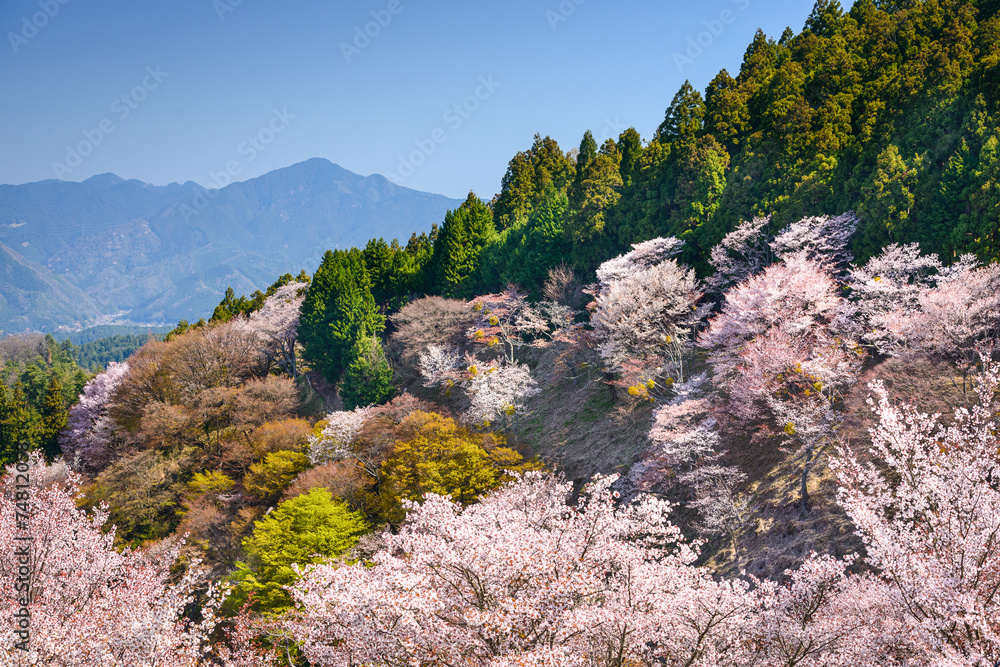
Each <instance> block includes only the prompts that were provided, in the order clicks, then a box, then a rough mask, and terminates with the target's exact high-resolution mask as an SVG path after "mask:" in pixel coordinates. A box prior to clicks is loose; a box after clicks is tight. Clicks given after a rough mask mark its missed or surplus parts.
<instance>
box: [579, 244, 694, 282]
mask: <svg viewBox="0 0 1000 667" xmlns="http://www.w3.org/2000/svg"><path fill="white" fill-rule="evenodd" d="M683 247H684V241H681V240H680V239H678V238H675V237H673V236H670V237H667V238H662V237H660V238H655V239H650V240H648V241H643V242H642V243H633V244H632V250H631V251H630V252H627V253H625V254H624V255H619V256H618V257H615V258H613V259H609V260H608V261H606V262H604V263H603V264H601V265H600V266H599V267H597V281H598V283H599V284H600V288H601V289H606V288H607V287H609V286H611V285H612V284H613V283H616V282H618V281H619V280H623V279H625V278H628V277H629V276H631V275H632V274H634V273H636V272H637V271H642V270H644V269H648V268H651V267H654V266H656V265H658V264H661V263H663V261H664V260H666V259H668V258H670V257H673V256H674V255H676V254H677V253H679V252H680V251H681V249H682V248H683Z"/></svg>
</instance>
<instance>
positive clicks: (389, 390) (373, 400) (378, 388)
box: [340, 336, 396, 410]
mask: <svg viewBox="0 0 1000 667" xmlns="http://www.w3.org/2000/svg"><path fill="white" fill-rule="evenodd" d="M351 357H352V359H351V363H350V364H349V365H348V366H347V370H346V371H345V372H344V381H343V382H342V383H341V385H340V398H341V400H343V401H344V409H345V410H353V409H354V408H357V407H365V406H367V405H382V404H383V403H385V402H387V401H388V400H389V399H391V398H392V397H393V396H394V395H395V394H396V388H395V387H394V386H393V385H392V367H391V366H389V360H388V359H387V358H386V356H385V350H383V349H382V343H381V342H380V341H379V339H378V337H376V336H362V337H360V338H358V340H357V342H356V343H355V344H354V347H353V348H352V349H351Z"/></svg>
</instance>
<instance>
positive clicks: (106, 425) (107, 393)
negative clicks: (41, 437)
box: [59, 361, 129, 472]
mask: <svg viewBox="0 0 1000 667" xmlns="http://www.w3.org/2000/svg"><path fill="white" fill-rule="evenodd" d="M128 372H129V365H128V362H127V361H126V362H121V363H119V362H115V361H112V362H110V363H109V364H108V368H107V370H105V371H104V372H103V373H99V374H98V375H97V376H95V377H94V378H93V379H92V380H91V381H90V382H88V383H87V384H86V386H85V387H84V388H83V393H82V394H80V398H79V400H78V401H77V403H76V405H74V406H73V407H72V408H70V410H69V418H68V421H67V425H66V430H64V431H63V433H62V434H61V435H60V437H59V444H60V445H61V446H62V450H63V455H64V456H65V457H66V460H67V461H68V462H70V464H71V465H72V466H73V467H74V468H77V469H80V470H84V471H88V472H96V471H98V470H101V469H102V468H104V467H105V466H106V465H107V464H108V463H110V461H111V457H112V455H113V452H112V451H111V448H112V442H113V440H114V437H115V435H114V431H115V423H114V420H112V418H111V416H110V415H109V409H110V407H111V399H112V397H113V396H114V393H115V390H116V389H117V388H118V386H119V385H120V384H121V383H122V381H123V380H124V379H125V377H126V376H127V375H128Z"/></svg>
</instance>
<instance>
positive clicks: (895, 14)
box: [0, 0, 1000, 667]
mask: <svg viewBox="0 0 1000 667" xmlns="http://www.w3.org/2000/svg"><path fill="white" fill-rule="evenodd" d="M998 9H1000V6H998V5H997V3H996V2H994V1H992V0H990V1H984V2H971V3H969V2H966V3H959V2H931V1H928V2H903V3H873V2H870V1H865V0H861V1H860V2H858V3H857V4H855V6H854V7H852V8H851V9H850V11H844V10H843V9H842V8H841V6H840V5H839V4H838V3H837V2H836V1H835V0H818V2H817V3H816V5H815V8H814V10H813V12H812V13H811V14H810V16H809V17H808V19H807V22H806V25H805V28H804V30H803V31H802V32H801V33H799V34H794V33H793V32H792V31H791V30H789V31H786V33H785V34H783V35H782V36H781V38H780V39H778V40H777V41H775V40H771V39H768V38H767V37H766V36H764V35H762V34H758V35H757V37H756V38H755V40H754V42H753V43H752V44H751V46H750V47H749V49H748V51H747V54H746V57H745V59H744V63H743V66H742V68H741V71H740V72H739V74H738V75H737V77H736V78H735V79H733V78H731V77H730V76H729V75H728V74H726V73H720V74H719V76H718V77H716V78H715V79H714V80H713V83H712V85H711V86H710V87H709V89H708V90H707V91H706V92H705V94H704V95H702V93H701V92H699V91H697V90H695V89H694V88H693V87H692V86H691V85H690V84H685V85H683V86H682V87H681V89H680V90H679V91H678V93H677V95H676V96H675V97H674V98H673V100H672V101H671V102H670V104H669V106H668V108H667V111H666V114H665V117H664V119H663V122H662V123H661V124H660V125H659V127H658V130H657V133H656V136H654V137H653V138H651V139H650V140H648V141H643V140H642V138H641V137H640V136H639V134H638V133H637V132H636V131H635V130H627V131H625V132H623V133H622V134H621V136H620V137H619V138H618V140H617V141H613V140H609V141H606V142H605V143H604V144H602V145H597V143H596V141H594V139H593V136H592V134H591V133H589V132H588V133H586V134H585V135H584V137H583V139H582V141H581V143H580V146H579V148H578V149H575V150H574V151H570V152H564V151H563V150H562V149H561V148H560V147H559V146H558V145H557V144H556V142H554V141H553V140H552V139H551V138H549V137H542V136H541V135H536V137H535V139H534V141H533V143H532V145H531V147H530V148H529V149H528V150H525V151H523V152H520V153H518V154H517V155H516V156H514V158H513V159H512V160H511V162H510V165H509V167H508V170H507V173H506V175H505V176H504V179H503V182H502V184H501V192H500V193H499V194H498V195H497V197H495V198H494V199H493V200H491V201H490V202H485V201H483V200H482V199H480V198H479V197H478V196H476V195H475V194H474V193H470V194H469V196H468V197H467V199H466V200H465V201H464V202H461V203H460V204H459V205H457V206H456V207H455V208H453V209H452V210H449V211H448V212H447V213H446V214H445V215H444V216H443V221H442V224H441V225H440V226H437V225H434V226H433V227H431V229H430V231H429V232H426V233H422V234H420V235H417V234H414V235H412V236H411V237H410V238H409V240H408V241H407V242H406V244H405V245H404V244H403V243H401V242H400V241H399V240H398V239H393V240H391V241H386V240H385V239H384V238H378V239H372V240H370V241H369V242H368V243H367V244H366V245H364V246H363V247H361V243H360V242H359V243H358V244H357V247H354V248H351V249H341V248H334V249H330V250H328V251H327V252H326V253H325V254H324V255H323V256H322V258H321V259H319V258H317V264H318V267H317V268H316V270H315V272H314V273H313V275H311V276H310V275H308V274H307V273H305V272H303V273H302V274H300V275H298V276H293V275H292V274H285V275H283V276H280V277H279V278H278V279H277V280H276V281H274V282H273V283H272V284H271V285H270V287H268V288H267V289H266V291H264V290H258V291H257V292H256V293H252V294H250V293H249V290H244V292H245V294H249V296H246V295H244V296H239V297H237V296H236V295H237V293H238V290H240V289H241V288H240V287H239V285H237V286H236V287H231V288H230V289H229V290H227V291H226V293H225V296H224V298H223V299H222V301H221V302H220V303H219V304H218V306H217V307H216V308H215V310H214V312H212V313H211V317H209V318H208V319H207V320H206V319H204V318H203V319H201V320H199V321H198V322H195V323H194V324H190V323H189V322H187V321H182V322H180V323H179V325H178V327H177V328H176V329H175V330H174V331H172V332H170V333H169V334H168V335H167V336H166V337H165V339H164V340H163V341H151V342H148V343H147V344H145V345H144V346H143V347H142V348H140V349H139V350H138V351H137V352H136V353H135V354H133V355H132V356H131V357H130V358H129V359H127V360H126V361H125V362H123V363H120V364H119V363H111V364H109V366H108V368H107V369H106V370H105V371H104V372H102V373H100V374H98V375H97V376H95V377H94V378H93V379H91V380H89V381H88V382H87V384H86V386H85V387H84V388H83V391H82V393H81V394H80V396H79V399H78V402H77V404H76V405H75V406H73V407H72V408H71V409H70V411H69V415H68V421H67V427H66V428H65V429H64V430H63V431H62V432H61V434H60V435H59V440H58V442H59V444H60V445H61V451H62V454H63V460H62V461H58V460H57V461H56V462H55V463H54V464H53V465H44V463H43V461H42V460H41V458H40V457H39V456H38V455H25V456H22V457H20V459H21V460H20V461H19V465H20V466H22V467H23V470H22V469H21V468H17V469H15V470H12V471H11V472H12V473H13V472H15V471H16V472H28V473H30V476H31V478H32V479H37V480H39V481H37V482H34V484H35V486H33V487H32V493H35V494H36V496H37V497H38V498H40V499H42V502H43V504H44V506H43V507H42V509H41V510H40V511H39V512H38V513H37V514H36V515H35V517H36V519H37V522H38V524H39V525H40V526H41V527H42V528H43V529H44V533H45V535H51V536H52V537H51V540H55V541H56V542H58V544H62V542H60V540H61V539H62V538H61V536H62V535H65V534H66V532H67V531H68V530H73V531H76V533H78V534H79V535H80V536H81V539H83V540H84V543H85V544H84V546H85V549H83V550H81V551H80V552H79V553H77V554H66V555H65V558H66V559H68V560H71V561H72V562H73V563H78V564H79V565H80V567H77V568H70V569H72V572H73V573H72V574H71V575H68V576H67V575H64V574H61V573H60V572H56V571H53V570H52V569H43V570H42V571H40V572H39V575H38V581H39V582H40V585H41V586H43V587H44V586H49V587H53V586H55V582H56V581H59V582H60V583H59V590H60V591H62V590H66V591H70V592H73V591H78V590H83V591H85V592H87V593H88V594H92V595H95V596H98V597H99V598H100V599H101V600H102V601H106V602H107V606H109V607H113V606H114V605H127V604H128V601H129V600H130V599H141V600H146V599H148V598H150V597H159V598H160V599H162V602H161V603H159V604H157V603H153V602H150V603H146V604H143V605H142V609H143V612H144V613H146V612H148V613H149V614H152V615H153V617H156V618H167V619H170V620H174V619H177V620H179V623H176V624H175V623H163V624H159V625H157V624H150V623H135V624H132V625H128V626H126V625H125V624H121V623H116V622H115V620H114V619H113V618H111V619H110V620H109V617H108V615H107V614H104V615H102V616H101V617H100V618H92V617H91V616H89V615H88V614H87V610H86V609H85V608H78V607H74V606H73V601H72V596H69V597H65V598H64V597H62V596H60V597H53V598H49V599H46V600H45V601H46V602H49V600H51V603H50V605H49V606H45V605H43V604H42V599H41V597H40V595H41V594H39V595H38V596H35V597H34V598H33V599H32V600H31V605H32V614H34V615H35V616H38V617H42V618H43V619H45V620H44V621H43V625H42V627H44V628H49V627H65V628H69V629H71V630H73V632H80V633H85V634H86V635H87V636H89V635H90V634H92V633H93V632H103V633H105V635H107V636H109V637H115V638H116V641H126V642H128V641H131V642H132V644H134V645H137V646H141V647H147V648H148V647H150V646H153V647H159V646H168V647H175V646H179V645H181V644H183V643H184V642H185V641H186V642H190V645H196V646H199V647H203V648H204V649H205V650H206V651H208V652H209V653H210V654H211V659H213V660H217V661H219V662H221V664H223V665H226V667H250V666H251V665H260V664H269V663H276V664H287V665H290V666H291V665H295V666H304V665H306V664H308V665H347V664H354V663H365V664H376V665H403V664H415V663H420V664H438V663H448V664H457V665H478V666H481V665H489V666H491V667H501V666H506V665H510V666H511V667H515V666H517V667H524V666H525V665H538V666H541V665H546V666H552V665H565V666H566V667H570V666H573V667H579V666H580V665H602V666H605V667H624V666H625V665H638V664H646V665H651V664H675V663H676V664H687V665H692V666H694V665H699V666H704V667H709V666H715V665H723V664H726V665H734V666H741V667H742V666H744V665H745V666H747V667H749V666H751V665H766V666H768V667H770V666H772V665H773V666H775V667H777V666H786V667H791V666H792V665H802V666H805V665H816V666H819V665H914V666H915V665H920V666H924V665H926V666H930V665H962V666H968V667H980V666H982V665H989V664H995V663H996V662H997V661H998V660H1000V625H998V621H997V619H1000V575H998V573H1000V541H998V540H997V535H1000V488H998V485H997V480H998V479H1000V457H998V452H1000V435H998V434H1000V405H998V402H997V396H998V389H1000V262H998V261H996V260H997V259H1000V258H998V257H997V256H996V252H995V249H994V248H993V247H992V245H991V243H992V241H991V240H990V239H991V238H992V234H993V233H994V231H995V230H996V229H997V228H998V226H1000V216H998V215H997V211H996V210H995V204H994V203H993V201H994V199H995V196H996V194H997V186H996V181H995V180H994V172H995V165H994V164H993V162H992V157H991V156H992V152H991V151H992V150H993V148H994V147H995V145H996V142H997V137H998V135H997V131H998V126H997V123H996V118H997V116H996V114H997V113H998V110H997V109H996V108H995V107H996V102H997V100H996V90H997V89H996V87H995V86H994V83H995V79H996V67H997V63H998V59H997V58H996V57H995V55H996V54H997V53H998V51H997V48H998V40H997V37H998V35H997V34H996V31H997V27H998V26H1000V23H998V21H1000V19H998V16H997V11H998ZM911 156H912V157H911ZM203 314H204V315H205V316H208V315H209V313H208V309H206V310H205V311H204V313H203ZM52 344H54V341H52V343H49V346H50V348H51V345H52ZM39 349H41V348H39ZM56 356H57V355H54V356H53V358H55V357H56ZM59 359H62V357H59ZM35 365H36V366H38V364H37V363H36V364H35ZM11 368H12V369H13V368H14V367H13V366H11ZM16 370H18V371H19V372H21V375H22V376H25V377H34V376H37V377H38V378H42V377H45V368H44V364H42V365H41V366H38V370H30V372H29V369H24V370H21V366H17V369H16ZM54 374H55V371H54V370H53V371H52V375H54ZM38 386H41V384H39V385H38ZM5 400H6V399H5ZM23 402H24V401H23V399H19V400H18V401H17V402H16V405H15V409H14V410H11V409H10V408H6V409H7V414H8V415H14V416H15V417H17V415H21V418H22V421H23V414H24V411H23V410H22V411H20V412H18V410H17V409H16V408H17V405H21V404H23ZM7 405H12V403H11V402H10V401H9V400H8V401H7ZM36 421H37V420H36ZM5 423H20V422H17V421H16V419H15V420H14V421H10V420H8V422H5ZM15 435H17V434H15ZM17 439H18V438H17V437H14V438H10V437H8V439H7V441H5V442H7V445H6V446H7V447H8V451H9V452H11V453H15V452H16V447H17V445H18V442H17ZM30 445H31V447H33V448H36V449H37V448H38V447H39V445H38V443H37V442H34V441H32V442H31V443H30ZM67 467H68V469H67ZM16 479H17V477H15V476H14V475H12V474H8V475H6V477H5V478H4V480H5V483H6V484H7V486H6V487H5V490H4V499H3V505H2V506H0V508H2V510H3V511H2V512H0V536H8V535H14V534H15V533H16V531H17V530H18V529H17V522H16V520H15V518H16V515H17V511H18V505H17V503H16V502H15V500H16V498H17V497H18V496H17V495H16V490H15V488H14V485H13V484H12V483H11V480H16ZM79 491H82V492H83V497H82V498H81V499H80V501H79V505H80V507H81V508H82V510H76V509H70V506H71V498H73V497H74V496H75V495H76V494H77V493H78V492H79ZM104 503H106V505H105V504H104ZM102 524H103V525H105V526H110V525H113V526H114V527H115V528H114V533H113V534H112V533H108V534H106V535H104V536H103V538H102V537H101V534H100V530H99V528H100V525H102ZM181 535H186V536H187V537H186V539H185V540H184V541H183V543H182V541H181V539H180V536H181ZM56 546H57V545H54V543H53V544H50V540H49V539H48V538H47V539H46V540H39V541H38V544H37V545H35V546H34V547H33V548H35V549H37V550H38V551H37V553H39V554H41V553H45V550H46V549H47V548H56ZM138 551H144V552H145V553H147V554H149V555H150V556H151V558H150V559H149V561H148V562H147V564H146V569H145V570H142V571H140V569H139V568H134V569H135V574H131V572H132V570H130V571H129V572H130V573H129V574H127V575H123V576H125V581H126V582H127V583H128V584H129V585H127V586H115V587H112V586H110V585H109V584H108V580H107V578H106V577H104V576H101V575H100V571H97V574H96V575H94V572H95V569H94V568H93V567H91V566H89V564H90V563H105V562H107V563H115V562H119V560H122V561H125V560H128V559H130V558H132V557H133V554H135V553H136V552H138ZM59 553H60V554H62V553H63V552H62V551H60V552H59ZM4 558H7V559H8V561H4V560H3V559H4ZM10 558H11V556H10V555H9V554H0V580H2V581H3V582H5V583H4V586H3V588H2V589H0V590H2V591H3V592H0V595H8V596H9V595H10V594H11V593H10V591H12V590H13V577H14V575H13V572H14V571H15V569H14V567H13V565H12V561H10V560H9V559H10ZM5 562H6V563H8V564H9V565H5ZM171 564H175V566H176V567H177V568H178V569H180V570H184V571H185V572H186V578H184V579H180V580H178V579H177V578H176V577H175V578H173V579H171V578H168V576H167V575H168V572H169V567H170V565H171ZM60 576H63V579H62V580H59V577H60ZM4 577H6V578H4ZM220 582H221V583H225V584H227V585H229V586H231V592H230V594H229V596H228V598H226V599H225V600H222V599H220V597H219V596H216V595H215V593H214V592H213V591H215V590H216V589H214V588H210V584H211V583H216V584H217V583H220ZM144 591H145V592H146V593H143V592H144ZM137 595H139V596H140V597H138V598H136V596H137ZM143 595H145V597H142V596H143ZM185 606H187V611H186V612H182V611H181V609H182V608H184V607H185ZM104 608H105V607H101V609H104ZM216 613H219V614H221V616H222V617H224V619H225V620H223V621H221V623H219V624H216V623H215V620H216V617H215V616H214V615H215V614H216ZM56 617H58V618H59V619H60V620H62V619H69V620H68V621H63V622H62V623H61V625H60V624H57V623H55V622H53V621H52V620H51V619H53V618H56ZM200 619H204V620H203V621H202V620H200ZM106 626H107V627H106ZM92 629H93V630H92ZM71 635H72V633H65V632H64V633H63V634H60V633H58V632H55V631H49V630H46V634H45V635H44V636H43V637H42V638H41V639H40V640H39V641H40V649H44V651H46V653H45V654H46V655H58V654H59V651H60V649H64V648H65V647H67V646H69V645H70V642H71V641H72V638H71ZM119 637H125V639H124V640H119V639H117V638H119ZM0 650H3V649H2V648H0ZM173 650H174V654H175V663H176V664H179V665H180V664H184V665H191V666H192V667H193V666H194V665H197V664H198V659H197V658H196V657H192V654H185V653H183V652H182V651H181V650H180V649H173ZM0 654H2V653H0ZM133 655H134V654H129V655H128V656H126V657H122V658H121V659H118V660H117V662H114V661H112V664H116V665H117V664H120V665H123V667H124V665H125V664H133V663H134V661H135V659H136V658H135V657H133ZM15 657H18V656H16V655H15ZM129 660H131V661H133V662H131V663H130V662H129ZM203 663H204V661H203ZM90 664H98V663H97V662H96V661H91V663H90ZM103 664H107V661H105V662H104V663H103ZM167 664H170V663H167Z"/></svg>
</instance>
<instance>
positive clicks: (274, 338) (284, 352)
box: [250, 282, 309, 378]
mask: <svg viewBox="0 0 1000 667" xmlns="http://www.w3.org/2000/svg"><path fill="white" fill-rule="evenodd" d="M308 287H309V285H308V283H300V282H292V283H288V284H287V285H283V286H281V287H279V288H278V289H277V290H276V291H275V293H274V294H272V295H271V296H269V297H268V298H267V300H266V301H264V305H263V306H261V307H260V309H259V310H256V311H254V312H253V313H252V314H251V315H250V326H251V328H253V329H254V330H255V331H256V332H257V335H258V337H259V338H260V340H261V342H262V343H263V345H264V351H265V354H266V355H267V357H268V358H269V359H274V360H275V361H277V363H278V366H279V367H280V368H281V370H283V371H284V372H285V373H287V374H288V375H290V376H291V377H292V378H296V377H298V365H297V363H296V359H297V357H296V353H295V345H296V341H297V340H298V326H299V308H300V306H301V305H302V301H303V300H304V299H305V292H306V289H307V288H308Z"/></svg>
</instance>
